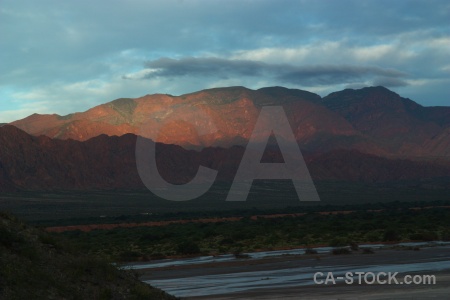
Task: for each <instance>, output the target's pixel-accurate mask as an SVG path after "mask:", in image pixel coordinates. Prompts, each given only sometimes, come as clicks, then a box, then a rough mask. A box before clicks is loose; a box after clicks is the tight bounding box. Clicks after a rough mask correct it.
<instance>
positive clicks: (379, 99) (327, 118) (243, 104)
mask: <svg viewBox="0 0 450 300" xmlns="http://www.w3.org/2000/svg"><path fill="white" fill-rule="evenodd" d="M265 105H281V106H283V107H284V109H285V111H286V113H287V116H288V118H289V121H290V123H291V127H292V129H293V131H294V134H295V137H296V139H297V141H298V142H299V145H300V146H301V148H302V149H304V150H307V151H313V152H321V153H323V152H327V151H330V150H336V149H354V150H358V151H361V152H364V153H371V154H375V155H378V156H399V157H444V158H446V157H449V156H450V107H423V106H421V105H419V104H417V103H415V102H414V101H412V100H410V99H406V98H402V97H400V96H399V95H398V94H396V93H394V92H392V91H390V90H388V89H386V88H384V87H368V88H363V89H359V90H352V89H346V90H343V91H340V92H335V93H332V94H330V95H328V96H326V97H324V98H321V97H320V96H319V95H316V94H314V93H310V92H307V91H302V90H297V89H287V88H282V87H269V88H261V89H258V90H250V89H247V88H244V87H228V88H215V89H209V90H203V91H199V92H196V93H191V94H186V95H181V96H171V95H163V94H155V95H147V96H144V97H141V98H137V99H128V98H123V99H117V100H114V101H112V102H109V103H106V104H102V105H99V106H96V107H94V108H92V109H89V110H87V111H85V112H81V113H74V114H70V115H66V116H59V115H56V114H53V115H38V114H33V115H31V116H29V117H27V118H25V119H22V120H18V121H15V122H12V123H11V125H14V126H16V127H18V128H20V129H22V130H24V131H25V132H27V133H29V134H31V135H35V136H39V135H46V136H48V137H50V138H57V139H74V140H78V141H86V140H88V139H90V138H93V137H95V136H98V135H100V134H106V135H108V136H114V135H117V136H121V135H123V134H126V133H133V134H137V135H142V136H144V137H147V138H150V139H152V140H154V141H157V142H161V143H165V144H176V145H180V146H183V147H185V148H194V149H201V148H203V147H210V146H221V147H231V146H233V145H246V143H247V141H248V139H249V137H250V134H251V132H252V129H253V126H254V124H255V122H256V119H257V117H258V114H259V110H260V109H261V107H262V106H265ZM144 124H145V125H146V128H155V130H146V131H145V132H144V131H141V130H140V128H142V127H143V125H144ZM212 127H214V128H215V129H216V130H215V132H214V133H211V134H205V135H199V134H198V132H197V130H196V129H195V128H212ZM157 129H159V130H157Z"/></svg>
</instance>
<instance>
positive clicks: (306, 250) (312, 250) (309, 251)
mask: <svg viewBox="0 0 450 300" xmlns="http://www.w3.org/2000/svg"><path fill="white" fill-rule="evenodd" d="M305 254H308V255H311V254H317V250H316V249H312V248H306V249H305Z"/></svg>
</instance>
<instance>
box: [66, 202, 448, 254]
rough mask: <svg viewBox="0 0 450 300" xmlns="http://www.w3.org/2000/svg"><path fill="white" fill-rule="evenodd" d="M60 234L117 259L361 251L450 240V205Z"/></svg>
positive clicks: (94, 251)
mask: <svg viewBox="0 0 450 300" xmlns="http://www.w3.org/2000/svg"><path fill="white" fill-rule="evenodd" d="M322 209H323V208H322ZM322 212H323V211H322ZM210 217H212V216H211V215H210ZM61 235H63V236H65V237H66V238H67V239H68V240H69V241H73V242H74V243H76V245H77V246H78V247H79V248H80V250H82V251H85V252H89V253H92V254H96V255H100V256H102V257H107V258H108V259H112V260H115V261H135V260H149V259H159V258H163V257H166V256H186V255H187V256H190V255H199V254H211V255H214V254H222V253H241V252H244V253H245V252H250V251H257V250H261V249H264V250H270V249H277V248H289V247H311V246H315V245H329V246H332V247H336V248H341V247H350V249H351V250H352V251H358V244H361V243H371V242H399V241H412V240H420V241H430V240H450V209H448V208H443V207H436V208H423V209H410V208H408V207H403V204H401V203H400V204H399V203H397V204H396V203H394V204H392V205H391V208H388V207H387V206H385V207H384V208H383V209H381V210H376V211H373V210H356V211H353V212H346V213H333V214H330V213H318V212H313V211H311V212H308V213H306V214H303V215H298V216H282V217H271V218H267V217H263V216H259V217H256V218H252V217H250V216H246V217H243V218H242V219H240V220H238V221H220V220H219V221H216V222H209V223H202V222H187V223H177V224H169V225H165V226H153V227H144V226H143V227H134V228H116V229H112V230H100V229H97V230H93V231H90V232H81V231H69V232H65V233H62V234H61ZM365 253H369V252H365Z"/></svg>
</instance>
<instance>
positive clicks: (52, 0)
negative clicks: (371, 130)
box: [0, 0, 450, 122]
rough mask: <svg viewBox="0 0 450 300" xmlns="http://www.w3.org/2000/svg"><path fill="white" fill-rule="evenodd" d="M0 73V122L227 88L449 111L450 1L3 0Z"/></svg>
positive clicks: (0, 13) (1, 5)
mask: <svg viewBox="0 0 450 300" xmlns="http://www.w3.org/2000/svg"><path fill="white" fill-rule="evenodd" d="M0 71H1V72H0V122H9V121H13V120H16V119H20V118H23V117H25V116H27V115H30V114H32V113H35V112H36V113H58V114H68V113H71V112H75V111H84V110H86V109H88V108H90V107H93V106H95V105H98V104H101V103H104V102H108V101H111V100H114V99H116V98H120V97H139V96H142V95H145V94H153V93H168V94H172V95H180V94H183V93H188V92H193V91H196V90H201V89H205V88H211V87H222V86H232V85H243V86H246V87H248V88H252V89H256V88H260V87H265V86H275V85H281V86H286V87H290V88H300V89H305V90H309V91H312V92H316V93H318V94H319V95H321V96H326V95H327V94H328V93H330V92H333V91H337V90H342V89H344V88H348V87H350V88H360V87H363V86H372V85H383V86H386V87H388V88H389V89H391V90H393V91H395V92H397V93H399V94H400V95H402V96H405V97H409V98H411V99H413V100H415V101H416V102H419V103H420V104H422V105H427V106H429V105H450V103H449V100H450V92H449V91H450V88H449V87H450V1H448V0H442V1H433V0H424V1H412V0H408V1H401V0H395V1H393V0H389V1H383V0H374V1H362V0H357V1H350V0H349V1H344V0H334V1H333V0H328V1H317V0H312V1H307V0H305V1H300V0H299V1H280V0H274V1H263V0H259V1H256V0H255V1H243V0H239V1H230V0H227V1H212V0H205V1H200V0H198V1H196V0H184V1H183V0H164V1H155V0H151V1H144V0H128V1H114V0H108V1H106V0H105V1H100V0H97V1H91V0H89V1H84V0H74V1H63V0H40V1H35V0H29V1H22V0H2V1H0Z"/></svg>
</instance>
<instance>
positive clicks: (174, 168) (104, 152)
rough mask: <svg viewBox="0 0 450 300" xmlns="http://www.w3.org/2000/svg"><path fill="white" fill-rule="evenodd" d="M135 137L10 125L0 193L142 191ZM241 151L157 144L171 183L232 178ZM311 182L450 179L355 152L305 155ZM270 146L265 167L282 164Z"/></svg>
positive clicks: (3, 134)
mask: <svg viewBox="0 0 450 300" xmlns="http://www.w3.org/2000/svg"><path fill="white" fill-rule="evenodd" d="M136 139H137V136H136V135H133V134H125V135H123V136H121V137H117V136H113V137H109V136H107V135H100V136H97V137H95V138H92V139H89V140H87V141H75V140H71V139H69V140H59V139H51V138H49V137H46V136H39V137H34V136H31V135H29V134H27V133H25V132H24V131H22V130H20V129H18V128H16V127H14V126H11V125H7V126H3V127H1V128H0V191H3V192H5V191H14V190H96V189H103V190H110V189H144V185H143V184H142V182H141V179H140V177H139V175H138V173H137V168H136V160H135V146H136ZM244 151H245V148H244V147H241V146H233V147H231V148H227V149H225V148H218V147H207V148H204V149H202V150H201V151H194V150H186V149H184V148H182V147H180V146H177V145H166V144H161V143H158V144H157V145H156V162H157V166H158V169H159V171H160V173H161V176H162V177H163V178H164V179H166V180H167V181H169V182H171V183H175V184H181V183H186V182H189V181H190V180H191V179H192V178H193V177H194V176H195V174H196V172H197V169H198V166H199V165H203V166H206V167H209V168H212V169H216V170H218V171H219V174H218V178H217V179H218V180H222V181H231V180H233V178H234V175H235V173H236V170H237V168H238V165H239V163H240V160H241V158H242V156H243V153H244ZM305 160H306V163H307V165H308V168H309V170H310V173H311V175H312V177H313V179H314V180H340V181H359V182H370V183H373V182H380V183H382V182H392V181H401V180H419V179H425V178H442V177H450V165H449V164H448V163H445V162H440V163H437V162H432V161H411V160H405V159H387V158H382V157H377V156H375V155H371V154H364V153H361V152H358V151H356V150H333V151H330V152H327V153H306V155H305ZM282 161H283V158H282V156H281V154H280V153H279V152H278V151H276V149H271V147H268V150H266V153H265V157H264V158H263V162H282Z"/></svg>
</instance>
